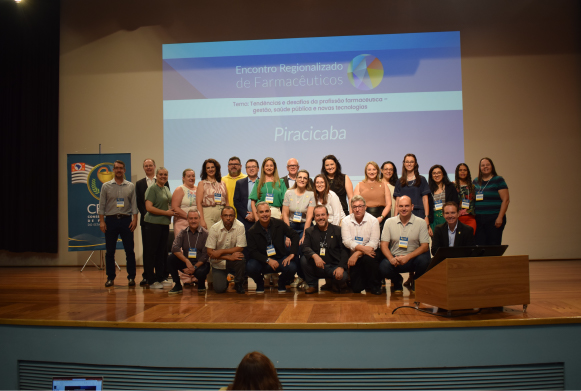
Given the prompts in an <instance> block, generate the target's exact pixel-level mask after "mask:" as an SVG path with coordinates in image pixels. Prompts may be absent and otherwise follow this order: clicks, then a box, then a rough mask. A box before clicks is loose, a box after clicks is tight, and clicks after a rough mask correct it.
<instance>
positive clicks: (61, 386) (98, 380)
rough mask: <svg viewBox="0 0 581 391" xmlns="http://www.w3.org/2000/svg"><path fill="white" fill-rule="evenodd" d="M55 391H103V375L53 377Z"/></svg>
mask: <svg viewBox="0 0 581 391" xmlns="http://www.w3.org/2000/svg"><path fill="white" fill-rule="evenodd" d="M52 389H53V391H75V390H91V391H101V390H102V389H103V378H102V377H77V376H75V377H63V376H59V377H53V378H52Z"/></svg>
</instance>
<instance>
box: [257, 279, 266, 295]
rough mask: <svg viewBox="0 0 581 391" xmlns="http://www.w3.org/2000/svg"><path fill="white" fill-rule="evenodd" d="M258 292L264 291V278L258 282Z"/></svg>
mask: <svg viewBox="0 0 581 391" xmlns="http://www.w3.org/2000/svg"><path fill="white" fill-rule="evenodd" d="M256 293H264V280H262V279H261V281H260V282H257V283H256Z"/></svg>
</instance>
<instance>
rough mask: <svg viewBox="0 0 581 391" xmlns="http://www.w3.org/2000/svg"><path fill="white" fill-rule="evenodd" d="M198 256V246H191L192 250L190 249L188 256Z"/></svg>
mask: <svg viewBox="0 0 581 391" xmlns="http://www.w3.org/2000/svg"><path fill="white" fill-rule="evenodd" d="M197 256H198V249H197V248H195V247H194V248H190V251H188V258H197Z"/></svg>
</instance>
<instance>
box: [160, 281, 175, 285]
mask: <svg viewBox="0 0 581 391" xmlns="http://www.w3.org/2000/svg"><path fill="white" fill-rule="evenodd" d="M161 283H162V284H163V285H167V286H172V285H173V282H171V281H170V280H164V281H162V282H161Z"/></svg>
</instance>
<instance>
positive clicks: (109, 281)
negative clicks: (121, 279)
mask: <svg viewBox="0 0 581 391" xmlns="http://www.w3.org/2000/svg"><path fill="white" fill-rule="evenodd" d="M110 286H113V280H107V282H106V283H105V287H107V288H109V287H110Z"/></svg>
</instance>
